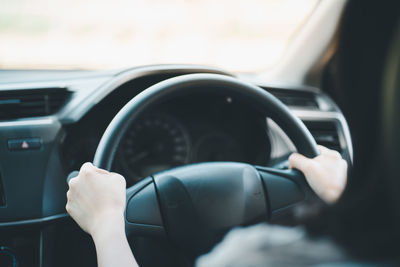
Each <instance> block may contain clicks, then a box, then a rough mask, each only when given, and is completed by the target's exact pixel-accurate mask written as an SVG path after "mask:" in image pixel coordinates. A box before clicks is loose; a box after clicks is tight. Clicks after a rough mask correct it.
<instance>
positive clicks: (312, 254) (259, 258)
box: [196, 224, 343, 267]
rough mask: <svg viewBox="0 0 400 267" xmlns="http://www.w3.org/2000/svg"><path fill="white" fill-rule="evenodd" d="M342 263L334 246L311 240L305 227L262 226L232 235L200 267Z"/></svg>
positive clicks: (322, 240)
mask: <svg viewBox="0 0 400 267" xmlns="http://www.w3.org/2000/svg"><path fill="white" fill-rule="evenodd" d="M341 259H343V253H342V252H341V251H340V249H338V248H337V247H336V246H335V245H334V244H333V243H332V242H330V241H329V240H325V239H318V240H311V239H309V238H308V237H307V234H306V232H305V230H304V229H303V228H301V227H294V228H293V227H282V226H277V225H269V224H258V225H255V226H251V227H247V228H235V229H233V230H232V231H230V232H229V233H228V234H227V235H226V236H225V238H224V239H223V241H222V242H221V243H220V244H218V245H217V246H216V247H214V248H213V249H212V250H211V251H210V253H208V254H206V255H203V256H201V257H200V258H199V259H198V260H197V262H196V266H197V267H203V266H215V267H222V266H254V267H256V266H309V265H312V264H319V263H323V262H326V261H338V260H341Z"/></svg>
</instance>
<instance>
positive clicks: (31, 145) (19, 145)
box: [8, 138, 42, 151]
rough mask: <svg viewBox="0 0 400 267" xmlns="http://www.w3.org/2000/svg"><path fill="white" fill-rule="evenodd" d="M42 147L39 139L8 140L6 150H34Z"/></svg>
mask: <svg viewBox="0 0 400 267" xmlns="http://www.w3.org/2000/svg"><path fill="white" fill-rule="evenodd" d="M41 147H42V140H41V139H40V138H25V139H10V140H8V149H9V150H11V151H15V150H35V149H40V148H41Z"/></svg>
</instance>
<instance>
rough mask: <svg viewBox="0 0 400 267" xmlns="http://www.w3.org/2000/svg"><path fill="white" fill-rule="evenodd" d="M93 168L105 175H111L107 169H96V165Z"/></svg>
mask: <svg viewBox="0 0 400 267" xmlns="http://www.w3.org/2000/svg"><path fill="white" fill-rule="evenodd" d="M93 167H94V168H95V170H96V171H97V172H98V173H103V174H109V173H110V172H109V171H107V170H105V169H100V168H99V167H96V166H94V165H93Z"/></svg>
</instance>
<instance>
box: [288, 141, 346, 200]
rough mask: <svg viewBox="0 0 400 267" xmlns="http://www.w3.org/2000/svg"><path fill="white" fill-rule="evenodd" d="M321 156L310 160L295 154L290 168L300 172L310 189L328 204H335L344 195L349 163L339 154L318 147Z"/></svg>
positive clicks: (290, 162) (292, 156) (291, 157)
mask: <svg viewBox="0 0 400 267" xmlns="http://www.w3.org/2000/svg"><path fill="white" fill-rule="evenodd" d="M318 148H319V150H320V153H321V154H320V155H319V156H317V157H315V158H313V159H310V158H307V157H305V156H303V155H301V154H298V153H293V154H292V155H290V157H289V166H290V168H295V169H298V170H300V171H301V172H302V173H303V174H304V176H305V177H306V180H307V182H308V184H309V185H310V187H311V188H312V189H313V190H314V192H315V193H316V194H317V195H318V196H319V197H320V198H321V199H322V200H324V201H325V202H326V203H334V202H336V201H337V200H338V199H339V197H340V196H341V195H342V193H343V190H344V188H345V186H346V183H347V162H346V161H345V160H344V159H343V158H342V156H341V155H340V153H339V152H337V151H335V150H331V149H328V148H326V147H323V146H318Z"/></svg>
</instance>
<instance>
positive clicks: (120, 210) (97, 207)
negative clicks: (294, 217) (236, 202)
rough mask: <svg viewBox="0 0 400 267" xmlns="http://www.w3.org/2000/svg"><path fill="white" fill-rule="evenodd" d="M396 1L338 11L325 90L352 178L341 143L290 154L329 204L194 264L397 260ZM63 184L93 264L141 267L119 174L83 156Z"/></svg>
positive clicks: (251, 233) (229, 241) (227, 242)
mask: <svg viewBox="0 0 400 267" xmlns="http://www.w3.org/2000/svg"><path fill="white" fill-rule="evenodd" d="M399 10H400V9H399V8H398V3H397V1H367V0H353V1H348V3H347V6H346V9H345V12H344V14H343V17H342V27H343V28H341V29H340V35H339V39H338V40H339V41H338V43H337V53H336V55H335V60H336V62H337V65H336V67H337V69H336V70H332V69H330V68H329V69H328V71H327V73H328V75H331V74H332V73H334V75H336V77H335V78H336V79H335V83H334V84H335V85H334V88H335V90H331V92H330V93H331V94H332V95H333V96H334V97H335V99H336V102H337V103H338V104H339V105H340V106H341V108H342V110H343V113H344V114H345V116H346V119H347V121H348V123H349V126H350V129H351V131H352V137H353V140H354V164H353V166H352V168H351V170H350V172H349V179H348V180H347V166H346V163H345V161H344V160H343V159H342V158H341V157H340V155H339V154H338V153H337V152H334V151H332V150H329V149H327V148H324V147H319V149H320V152H321V154H320V155H319V156H318V157H316V158H313V159H309V158H306V157H304V156H302V155H299V154H293V155H291V157H290V158H289V161H290V166H291V168H296V169H299V170H300V171H302V172H303V173H304V175H305V177H306V179H307V181H308V183H309V184H310V186H311V187H312V189H313V190H314V191H315V192H316V194H317V195H318V196H319V197H320V198H321V199H322V200H323V201H325V202H326V204H327V205H325V206H324V207H323V209H321V210H319V211H318V213H317V216H310V217H308V218H307V220H306V221H305V223H304V224H303V225H304V226H303V227H296V228H286V227H281V226H270V225H267V224H261V225H256V226H252V227H249V228H242V229H234V230H232V231H231V232H230V233H228V235H227V236H226V237H225V238H224V240H223V241H222V242H221V243H220V244H218V245H217V246H216V247H215V248H214V249H213V250H211V252H209V253H208V254H206V255H204V256H201V257H200V258H199V259H198V260H197V262H196V265H197V266H200V267H203V266H207V267H208V266H212V267H219V266H221V267H222V266H310V265H319V266H322V265H324V266H332V263H335V262H336V263H338V262H341V263H342V265H341V266H360V264H350V263H347V264H346V263H344V264H343V262H346V261H353V260H358V261H360V260H361V261H367V262H368V263H371V262H375V263H376V264H375V265H366V266H387V264H392V266H399V264H398V263H399V262H400V253H399V251H398V250H399V246H398V244H399V242H400V231H399V225H400V179H399V175H398V173H399V163H398V160H399V158H400V139H399V133H400V122H399V120H398V114H399V113H398V111H399V110H398V108H399V102H400V97H399V96H400V87H399V79H398V77H400V74H399V71H400V65H399V62H400V58H399V55H400V53H399V47H400V27H399V25H400V24H399V22H400V21H399ZM393 37H395V38H393ZM391 42H392V45H389V44H391ZM389 53H390V54H389ZM329 73H330V74H329ZM383 77H384V78H383ZM330 78H331V77H330ZM328 80H329V77H328ZM396 101H397V102H396ZM346 184H347V185H346ZM69 186H70V189H69V191H68V193H67V197H68V203H67V206H66V209H67V211H68V213H69V214H70V215H71V216H72V218H73V219H74V220H75V221H76V222H77V223H78V224H79V225H80V226H81V227H82V229H83V230H84V231H86V232H87V233H89V234H90V235H91V236H92V238H93V240H94V243H95V246H96V251H97V257H98V264H99V266H100V267H111V266H119V267H125V266H126V267H128V266H129V267H132V266H137V263H136V261H135V258H134V257H133V255H132V252H131V249H130V247H129V244H128V241H127V239H126V236H125V228H124V216H123V214H124V209H125V198H126V195H125V194H126V193H125V180H124V178H123V177H122V176H121V175H119V174H116V173H110V172H107V171H105V170H101V169H99V168H96V167H95V166H93V165H92V164H90V163H85V164H84V165H83V166H82V168H81V171H80V173H79V176H78V177H76V178H73V179H71V180H70V182H69ZM345 187H346V188H345ZM396 263H397V264H396ZM327 264H329V265H327ZM362 266H365V265H362Z"/></svg>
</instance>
